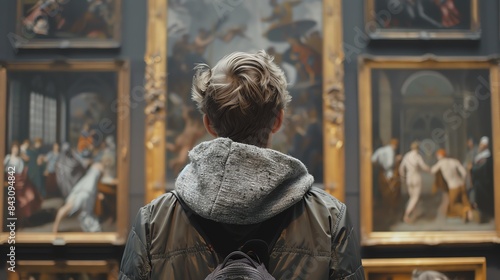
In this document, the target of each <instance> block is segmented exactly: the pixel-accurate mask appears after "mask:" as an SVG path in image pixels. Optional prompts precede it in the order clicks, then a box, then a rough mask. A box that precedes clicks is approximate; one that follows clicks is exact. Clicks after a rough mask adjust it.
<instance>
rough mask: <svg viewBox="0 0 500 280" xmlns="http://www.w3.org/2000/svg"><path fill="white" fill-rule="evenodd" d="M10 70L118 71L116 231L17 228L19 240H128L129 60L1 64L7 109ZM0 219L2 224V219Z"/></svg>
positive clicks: (2, 235)
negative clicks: (97, 231)
mask: <svg viewBox="0 0 500 280" xmlns="http://www.w3.org/2000/svg"><path fill="white" fill-rule="evenodd" d="M9 71H17V72H22V71H40V72H48V71H51V72H53V71H65V72H76V71H78V72H83V71H87V72H100V71H109V72H115V73H116V74H117V89H116V91H117V96H116V106H117V107H116V111H117V128H116V129H117V132H116V144H117V145H116V147H117V148H116V153H117V159H116V160H117V178H118V182H119V183H118V188H117V193H118V194H117V200H116V204H117V215H116V231H115V232H100V233H85V232H58V233H55V234H54V233H52V232H33V233H27V232H17V233H16V236H15V237H16V239H15V241H16V244H21V243H52V244H54V245H65V244H68V243H74V244H75V243H76V244H82V243H92V244H114V245H121V244H125V241H126V237H127V233H128V213H129V209H128V181H129V178H128V175H129V146H130V112H129V110H130V102H129V98H130V97H129V93H130V90H129V89H130V65H129V62H128V61H121V60H112V61H111V60H101V61H92V60H91V61H88V60H85V61H83V60H82V61H80V60H67V61H44V62H12V63H7V64H5V65H0V109H2V111H1V112H6V100H7V92H8V89H7V82H8V81H7V73H8V72H9ZM6 122H7V120H6V118H4V119H3V120H2V121H0V129H1V131H2V133H1V136H0V145H3V146H1V147H2V148H0V158H2V159H3V158H4V157H5V151H4V147H5V143H6V142H5V138H6V133H4V131H5V129H6ZM0 170H4V166H3V161H2V162H0ZM0 173H1V174H0V181H1V182H3V180H4V173H3V172H0ZM0 201H2V205H3V201H4V192H3V191H2V192H0ZM5 210H6V207H4V206H2V207H1V209H0V216H1V217H3V211H5ZM4 222H7V221H2V222H0V226H1V228H3V223H4ZM8 237H9V232H0V244H4V243H7V240H8Z"/></svg>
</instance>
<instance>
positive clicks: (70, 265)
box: [5, 260, 118, 280]
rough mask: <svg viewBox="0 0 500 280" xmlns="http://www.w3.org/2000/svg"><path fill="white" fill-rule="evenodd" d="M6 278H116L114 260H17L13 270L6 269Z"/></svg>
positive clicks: (32, 279)
mask: <svg viewBox="0 0 500 280" xmlns="http://www.w3.org/2000/svg"><path fill="white" fill-rule="evenodd" d="M5 273H7V277H6V279H7V280H23V279H29V280H59V279H92V280H117V279H118V263H117V262H116V261H105V260H98V261H18V263H17V266H16V268H15V271H14V272H12V271H7V272H5Z"/></svg>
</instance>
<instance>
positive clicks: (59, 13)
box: [23, 0, 114, 39]
mask: <svg viewBox="0 0 500 280" xmlns="http://www.w3.org/2000/svg"><path fill="white" fill-rule="evenodd" d="M25 2H28V1H25ZM31 2H34V3H33V4H32V3H26V4H24V7H23V8H25V9H26V12H25V14H24V19H23V28H24V30H25V31H26V32H30V33H32V34H33V35H34V36H35V37H37V38H54V37H68V36H69V37H71V36H82V37H87V38H104V39H105V38H110V37H112V34H111V32H110V31H111V28H110V27H112V26H113V23H114V22H113V21H114V18H113V16H112V5H113V1H104V0H73V1H57V0H38V1H31Z"/></svg>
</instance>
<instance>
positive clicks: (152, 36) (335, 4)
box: [145, 0, 345, 203]
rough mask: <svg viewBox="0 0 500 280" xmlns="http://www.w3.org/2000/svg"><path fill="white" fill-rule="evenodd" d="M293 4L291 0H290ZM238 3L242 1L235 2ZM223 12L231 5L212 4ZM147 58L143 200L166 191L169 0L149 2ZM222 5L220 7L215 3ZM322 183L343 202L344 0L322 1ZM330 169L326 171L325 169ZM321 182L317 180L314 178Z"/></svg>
mask: <svg viewBox="0 0 500 280" xmlns="http://www.w3.org/2000/svg"><path fill="white" fill-rule="evenodd" d="M292 2H293V1H292ZM238 3H239V4H241V3H243V2H238ZM215 4H217V5H222V6H223V7H222V10H224V9H226V8H228V9H229V10H231V9H234V7H232V6H231V3H229V4H228V3H220V2H217V3H215V2H214V6H216V5H215ZM148 5H149V7H148V32H147V51H146V55H145V61H146V102H147V104H146V110H145V113H146V121H145V122H146V125H145V162H146V167H145V168H146V170H145V177H146V178H145V180H146V182H145V185H146V191H145V202H146V203H149V202H150V201H151V200H152V199H154V198H156V197H158V196H160V195H161V194H163V193H165V186H166V181H167V180H166V175H165V173H166V172H165V170H166V153H165V151H166V143H165V141H164V139H166V135H167V133H166V116H167V106H166V102H167V99H168V98H167V79H166V77H167V75H166V71H167V72H168V69H167V0H149V2H148ZM219 8H221V7H219ZM321 10H322V13H323V34H322V36H323V45H322V53H323V55H322V63H323V69H322V77H323V83H322V89H321V92H322V108H323V124H322V134H323V135H322V137H323V154H324V155H323V170H325V172H323V174H324V175H323V179H322V181H323V185H324V188H325V189H326V190H327V191H328V192H329V193H331V194H332V195H334V196H335V197H337V198H338V199H340V200H344V180H345V178H344V176H345V174H344V173H345V167H344V163H345V155H344V100H345V97H344V86H343V79H344V69H343V68H344V67H343V63H344V53H343V47H342V41H343V40H342V38H343V36H342V3H341V1H336V0H323V1H322V8H321ZM326 170H328V172H326ZM318 181H319V180H318Z"/></svg>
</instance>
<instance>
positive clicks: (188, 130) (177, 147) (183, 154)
mask: <svg viewBox="0 0 500 280" xmlns="http://www.w3.org/2000/svg"><path fill="white" fill-rule="evenodd" d="M182 118H183V120H184V123H185V126H184V130H183V131H182V133H181V134H179V135H178V136H177V137H176V138H175V142H174V143H173V144H172V143H166V148H167V150H168V151H170V152H177V156H176V157H175V158H174V159H172V160H171V161H170V163H169V165H170V168H172V169H173V170H174V172H175V174H179V172H180V171H181V169H182V168H183V167H184V165H185V164H186V163H187V160H188V153H189V150H191V149H192V148H193V147H194V146H195V145H196V143H197V141H198V140H199V139H200V138H202V137H203V136H204V135H205V129H204V126H203V122H202V121H201V117H200V116H199V114H198V113H197V111H196V109H194V108H191V107H188V106H184V107H183V109H182Z"/></svg>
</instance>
